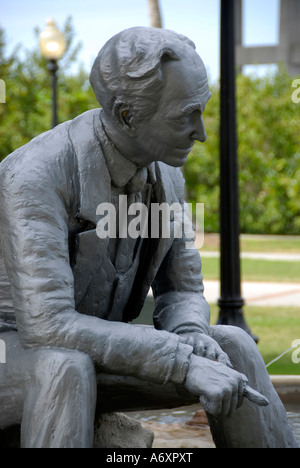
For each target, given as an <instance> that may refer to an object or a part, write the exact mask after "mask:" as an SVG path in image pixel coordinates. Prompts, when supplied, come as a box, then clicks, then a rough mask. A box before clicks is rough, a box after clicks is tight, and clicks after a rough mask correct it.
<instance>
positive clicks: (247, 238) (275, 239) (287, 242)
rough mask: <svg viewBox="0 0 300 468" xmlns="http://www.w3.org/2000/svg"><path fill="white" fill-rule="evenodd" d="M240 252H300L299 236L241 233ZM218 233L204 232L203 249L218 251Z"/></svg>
mask: <svg viewBox="0 0 300 468" xmlns="http://www.w3.org/2000/svg"><path fill="white" fill-rule="evenodd" d="M240 245H241V252H273V253H298V254H299V253H300V236H293V237H290V236H255V235H254V236H251V235H241V238H240ZM219 249H220V239H219V235H218V234H205V236H204V245H203V247H202V249H201V250H203V251H214V252H216V251H219Z"/></svg>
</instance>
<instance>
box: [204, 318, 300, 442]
mask: <svg viewBox="0 0 300 468" xmlns="http://www.w3.org/2000/svg"><path fill="white" fill-rule="evenodd" d="M210 333H211V336H212V337H213V338H214V339H215V340H216V341H217V342H218V343H219V344H220V346H221V348H222V349H223V350H224V351H225V352H226V353H227V354H228V356H229V358H230V360H231V363H232V365H233V367H234V368H235V369H236V370H237V371H238V372H241V373H243V374H245V375H246V376H247V378H248V379H249V385H250V386H251V387H252V388H254V389H255V390H257V391H259V392H260V393H262V394H263V395H265V396H266V397H267V398H268V400H269V402H270V405H269V406H267V407H264V408H261V407H259V406H256V405H255V404H253V403H250V402H249V401H248V400H246V399H244V402H243V405H242V406H241V408H239V409H238V410H237V411H236V412H235V413H234V414H233V415H232V416H230V417H222V416H220V417H217V418H214V417H211V416H209V422H210V426H211V431H212V435H213V438H214V441H215V443H216V446H217V447H218V448H294V447H298V445H297V442H296V440H295V437H294V434H293V432H292V430H291V428H290V426H289V424H288V420H287V416H286V411H285V409H284V406H283V404H282V402H281V400H280V398H279V396H278V394H277V392H276V391H275V389H274V387H273V385H272V382H271V380H270V377H269V375H268V372H267V370H266V367H265V363H264V361H263V358H262V356H261V354H260V352H259V350H258V348H257V345H256V344H255V342H254V341H253V339H252V338H251V337H250V336H249V335H248V334H247V333H246V332H244V331H243V330H241V329H240V328H236V327H231V326H214V327H211V329H210Z"/></svg>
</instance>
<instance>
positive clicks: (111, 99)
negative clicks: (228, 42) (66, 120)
mask: <svg viewBox="0 0 300 468" xmlns="http://www.w3.org/2000/svg"><path fill="white" fill-rule="evenodd" d="M187 48H192V49H193V50H195V49H196V47H195V44H194V43H193V42H192V41H190V39H188V38H187V37H185V36H182V35H180V34H177V33H175V32H173V31H169V30H165V29H156V28H143V27H137V28H130V29H127V30H125V31H123V32H121V33H119V34H117V35H116V36H114V37H113V38H111V39H110V40H109V41H108V42H107V43H106V44H105V45H104V47H103V48H102V49H101V50H100V52H99V54H98V56H97V58H96V60H95V62H94V65H93V67H92V71H91V74H90V82H91V85H92V88H93V90H94V93H95V95H96V98H97V100H98V102H99V104H100V105H101V106H102V107H103V109H104V111H106V112H111V111H112V109H113V106H114V104H115V103H116V102H123V103H124V102H126V103H127V104H128V105H130V106H133V107H134V110H135V113H136V114H137V116H145V115H151V114H152V113H154V112H155V110H156V108H157V105H158V102H159V97H160V90H161V88H162V83H163V80H162V64H163V63H164V62H165V61H168V60H180V59H181V58H182V57H184V55H185V54H186V52H187V50H186V49H187Z"/></svg>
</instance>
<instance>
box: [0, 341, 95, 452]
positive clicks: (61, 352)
mask: <svg viewBox="0 0 300 468" xmlns="http://www.w3.org/2000/svg"><path fill="white" fill-rule="evenodd" d="M6 335H7V336H8V335H11V336H10V337H9V339H8V347H7V363H6V364H5V377H6V398H7V400H6V401H7V402H8V401H9V402H10V403H9V408H10V412H11V415H12V414H14V415H15V420H14V421H12V423H16V422H17V418H19V419H20V418H21V421H22V422H21V447H22V448H86V447H92V446H93V436H94V415H95V404H96V381H95V371H94V366H93V363H92V361H91V359H90V357H89V356H87V355H85V354H83V353H80V352H78V351H72V350H66V349H60V348H39V349H36V350H24V349H23V348H22V347H21V345H20V342H19V339H18V335H17V333H13V334H12V333H10V334H6ZM12 335H13V336H12ZM16 390H17V391H16ZM16 395H17V398H15V396H16ZM0 399H2V398H1V393H0ZM14 399H15V400H14ZM7 422H8V421H6V425H7Z"/></svg>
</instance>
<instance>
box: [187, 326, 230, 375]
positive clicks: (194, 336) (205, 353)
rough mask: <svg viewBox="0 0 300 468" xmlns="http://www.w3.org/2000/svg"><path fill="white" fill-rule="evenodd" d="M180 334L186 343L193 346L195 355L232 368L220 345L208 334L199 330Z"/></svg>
mask: <svg viewBox="0 0 300 468" xmlns="http://www.w3.org/2000/svg"><path fill="white" fill-rule="evenodd" d="M180 336H181V337H182V338H184V339H185V342H186V344H189V345H190V346H192V347H193V349H194V354H196V356H199V357H204V358H206V359H209V360H211V361H218V362H220V363H221V364H224V365H225V366H228V367H231V368H232V364H231V362H230V359H229V357H228V356H227V354H226V353H224V351H223V350H222V348H221V347H220V345H219V344H218V343H217V342H216V341H215V340H214V339H213V338H211V337H210V336H207V335H204V334H203V333H199V332H184V333H180Z"/></svg>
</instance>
